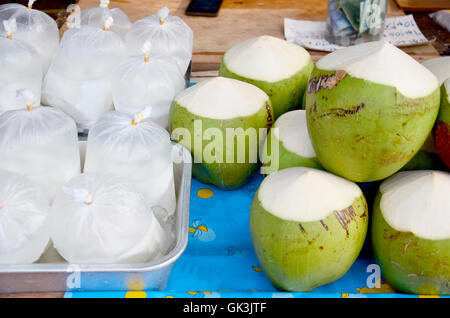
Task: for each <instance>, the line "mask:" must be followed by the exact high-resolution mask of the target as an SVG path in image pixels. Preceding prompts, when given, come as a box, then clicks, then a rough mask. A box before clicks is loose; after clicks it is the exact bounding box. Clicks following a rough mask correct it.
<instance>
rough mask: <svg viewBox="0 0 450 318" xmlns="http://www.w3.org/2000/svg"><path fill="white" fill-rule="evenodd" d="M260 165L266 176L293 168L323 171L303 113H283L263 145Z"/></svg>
mask: <svg viewBox="0 0 450 318" xmlns="http://www.w3.org/2000/svg"><path fill="white" fill-rule="evenodd" d="M261 161H262V163H263V167H264V168H263V170H262V172H263V173H264V174H269V173H272V172H274V171H276V170H281V169H285V168H290V167H310V168H316V169H322V165H321V164H320V163H319V161H318V160H317V158H316V153H315V152H314V148H313V146H312V144H311V139H310V138H309V133H308V127H307V126H306V112H305V111H304V110H293V111H290V112H287V113H284V114H283V115H281V116H280V117H279V118H278V119H277V120H276V121H275V124H274V125H273V127H272V128H271V129H270V131H269V134H268V135H267V138H266V141H265V142H264V148H263V153H262V157H261Z"/></svg>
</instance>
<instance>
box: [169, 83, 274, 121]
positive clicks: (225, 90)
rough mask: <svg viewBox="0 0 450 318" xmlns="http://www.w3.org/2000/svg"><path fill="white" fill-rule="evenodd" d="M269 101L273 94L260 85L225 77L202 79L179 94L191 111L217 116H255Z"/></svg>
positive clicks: (179, 98) (178, 96)
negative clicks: (260, 87)
mask: <svg viewBox="0 0 450 318" xmlns="http://www.w3.org/2000/svg"><path fill="white" fill-rule="evenodd" d="M268 100H269V96H267V94H266V93H264V91H263V90H261V89H259V88H258V87H256V86H254V85H251V84H248V83H245V82H241V81H238V80H234V79H230V78H225V77H215V78H212V79H208V80H205V81H202V82H200V83H198V84H196V85H194V86H191V87H189V88H187V89H185V90H184V91H182V92H181V93H180V94H178V95H177V96H176V97H175V101H176V102H177V103H178V104H180V105H181V106H183V107H185V108H186V109H187V110H188V111H189V112H191V113H193V114H196V115H198V116H201V117H207V118H213V119H232V118H236V117H245V116H250V115H253V114H255V113H256V112H258V111H259V110H260V109H261V107H263V106H264V105H265V103H266V102H267V101H268Z"/></svg>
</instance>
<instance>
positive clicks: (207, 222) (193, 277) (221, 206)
mask: <svg viewBox="0 0 450 318" xmlns="http://www.w3.org/2000/svg"><path fill="white" fill-rule="evenodd" d="M262 179H263V178H262V177H261V176H259V175H255V176H253V177H252V179H251V180H250V182H249V183H248V184H247V185H245V186H244V187H243V188H241V189H239V190H235V191H224V190H220V189H218V188H216V187H214V186H211V185H205V184H203V183H201V182H199V181H197V180H195V179H193V180H192V188H191V208H190V230H189V232H190V233H189V243H188V246H187V249H186V251H185V252H184V254H183V255H182V256H181V257H180V259H179V260H178V261H177V263H176V264H175V266H174V268H173V269H172V273H171V276H170V278H169V282H168V285H167V288H166V290H165V291H140V292H137V291H129V292H107V293H104V292H95V293H92V292H91V293H81V292H80V293H75V292H73V293H66V294H65V297H73V298H79V297H120V298H122V297H147V298H154V297H158V298H161V297H163V298H164V297H188V298H189V297H192V298H203V297H236V298H237V297H248V298H252V297H263V298H272V297H292V298H294V297H309V298H311V297H314V298H324V297H326V298H347V297H358V298H361V297H364V298H365V297H372V298H373V297H375V298H380V297H389V298H396V297H402V298H403V297H413V298H416V297H420V296H417V295H406V294H399V293H396V292H395V291H394V290H393V289H392V288H391V287H390V286H389V285H388V284H386V283H384V282H383V281H382V279H381V284H380V288H370V287H372V285H373V283H374V282H375V280H376V278H377V272H376V267H377V265H376V262H375V261H374V259H373V256H372V251H371V248H370V242H369V241H368V240H367V242H366V245H365V246H364V248H363V250H362V252H361V255H360V257H359V258H358V260H357V261H356V262H355V264H354V265H353V266H352V267H351V269H350V270H349V271H348V272H347V274H345V275H344V276H343V277H342V278H341V279H339V280H338V281H336V282H334V283H332V284H329V285H325V286H321V287H318V288H316V289H314V290H313V291H311V292H308V293H286V292H280V291H278V290H277V289H275V288H274V287H273V286H272V284H271V282H270V281H269V279H268V278H267V277H266V276H265V274H264V273H263V272H262V271H261V267H260V264H259V262H258V259H257V257H256V255H255V253H254V251H253V246H252V242H251V237H250V231H249V212H250V205H251V202H252V200H253V196H254V194H255V192H256V190H257V189H258V186H259V184H260V183H261V181H262ZM363 188H364V187H363ZM370 192H371V191H370V189H369V193H368V196H370V195H371V193H370ZM372 192H373V191H372ZM369 200H370V199H369ZM373 264H375V265H373ZM378 277H379V276H378ZM442 297H444V296H442Z"/></svg>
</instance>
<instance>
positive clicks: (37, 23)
mask: <svg viewBox="0 0 450 318" xmlns="http://www.w3.org/2000/svg"><path fill="white" fill-rule="evenodd" d="M34 2H35V1H34V0H29V1H28V8H27V7H25V6H23V5H21V4H18V3H7V4H4V5H0V22H1V21H5V20H9V19H15V20H16V22H17V30H16V31H15V32H14V38H15V39H16V40H18V41H20V42H22V43H24V44H26V45H28V46H29V47H31V48H33V49H34V50H36V52H37V53H38V54H39V56H40V58H41V61H42V67H43V71H44V74H45V72H46V71H47V69H48V67H49V66H50V62H51V60H52V58H53V55H54V54H55V52H56V50H57V49H58V45H59V30H58V26H57V25H56V22H55V20H53V19H52V17H50V16H49V15H48V14H46V13H45V12H42V11H39V10H34V9H33V8H32V6H33V3H34ZM7 32H8V31H7V30H6V29H5V27H4V25H3V24H0V35H4V34H7Z"/></svg>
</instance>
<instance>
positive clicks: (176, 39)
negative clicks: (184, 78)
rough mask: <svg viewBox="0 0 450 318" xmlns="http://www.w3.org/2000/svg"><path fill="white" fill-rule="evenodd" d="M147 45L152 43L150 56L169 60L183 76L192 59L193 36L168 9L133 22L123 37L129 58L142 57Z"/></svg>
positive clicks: (183, 23) (187, 27)
mask: <svg viewBox="0 0 450 318" xmlns="http://www.w3.org/2000/svg"><path fill="white" fill-rule="evenodd" d="M146 41H149V42H150V43H151V45H152V53H153V54H155V55H156V54H157V55H170V56H172V57H173V58H175V59H176V61H177V64H178V67H179V69H180V72H181V74H185V73H186V70H187V68H188V66H189V63H190V60H191V58H192V48H193V41H194V34H193V32H192V30H191V28H190V27H189V26H188V25H187V24H186V23H185V22H184V21H183V20H182V19H181V18H180V17H177V16H171V15H169V9H168V8H167V7H164V8H162V9H161V10H159V11H158V13H157V14H154V15H151V16H149V17H147V18H144V19H141V20H138V21H136V22H135V23H134V24H133V26H132V27H131V29H130V31H129V32H128V33H127V35H126V37H125V44H126V46H127V49H128V52H129V53H130V55H139V54H141V48H142V45H143V44H144V43H145V42H146Z"/></svg>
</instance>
